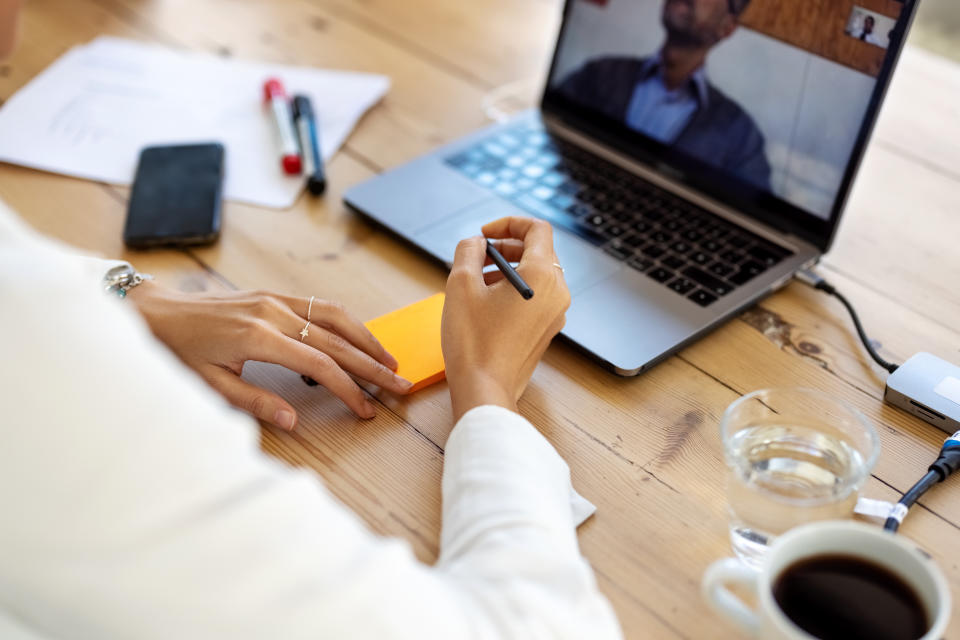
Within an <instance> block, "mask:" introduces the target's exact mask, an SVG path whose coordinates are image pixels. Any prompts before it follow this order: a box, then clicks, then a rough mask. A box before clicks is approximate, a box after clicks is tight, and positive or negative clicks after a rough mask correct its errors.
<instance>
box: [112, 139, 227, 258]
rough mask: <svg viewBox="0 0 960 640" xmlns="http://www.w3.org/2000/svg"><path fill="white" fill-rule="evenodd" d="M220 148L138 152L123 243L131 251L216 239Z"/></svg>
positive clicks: (162, 148) (220, 184)
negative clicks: (131, 249)
mask: <svg viewBox="0 0 960 640" xmlns="http://www.w3.org/2000/svg"><path fill="white" fill-rule="evenodd" d="M223 164H224V149H223V145H221V144H215V143H214V144H194V145H178V146H160V147H147V148H146V149H144V150H143V151H142V152H141V153H140V163H139V165H138V166H137V174H136V178H134V181H133V193H131V195H130V205H129V207H128V209H127V224H126V226H125V227H124V230H123V241H124V243H126V245H127V246H129V247H133V248H144V247H156V246H161V245H188V244H193V245H196V244H210V243H211V242H214V241H215V240H216V239H217V237H218V236H219V235H220V207H221V196H222V190H223Z"/></svg>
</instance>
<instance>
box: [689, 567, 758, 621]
mask: <svg viewBox="0 0 960 640" xmlns="http://www.w3.org/2000/svg"><path fill="white" fill-rule="evenodd" d="M758 576H759V574H758V573H757V572H756V571H754V570H753V569H751V568H750V567H748V566H747V565H745V564H743V563H742V562H740V561H739V560H736V559H735V558H724V559H723V560H717V561H716V562H714V563H713V564H712V565H710V567H709V568H708V569H707V572H706V573H705V574H703V585H702V589H701V591H702V593H703V597H704V599H705V600H706V601H707V604H708V605H710V608H711V609H713V610H714V611H716V612H717V613H719V614H720V615H722V616H724V617H726V618H728V619H730V620H731V621H733V622H734V623H736V624H737V625H738V626H740V627H741V628H742V629H743V630H744V631H747V632H749V633H750V634H752V635H756V634H757V633H758V632H759V631H760V618H759V617H758V616H757V612H756V611H754V610H753V609H751V608H750V607H748V606H747V605H746V604H744V602H743V600H741V599H740V598H738V597H737V596H735V595H733V592H731V591H730V589H728V588H727V585H729V584H738V585H741V586H743V587H746V588H747V589H749V590H750V591H752V592H754V593H756V591H757V578H758Z"/></svg>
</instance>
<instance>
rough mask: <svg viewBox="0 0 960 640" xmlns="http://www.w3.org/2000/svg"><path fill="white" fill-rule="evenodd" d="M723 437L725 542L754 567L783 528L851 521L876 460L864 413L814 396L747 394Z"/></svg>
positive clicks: (728, 418)
mask: <svg viewBox="0 0 960 640" xmlns="http://www.w3.org/2000/svg"><path fill="white" fill-rule="evenodd" d="M720 432H721V436H722V437H723V449H724V455H725V457H726V460H727V466H728V467H729V468H730V473H729V479H728V487H727V494H728V499H729V503H730V540H731V542H732V543H733V550H734V552H735V553H736V554H737V556H739V557H740V559H741V560H743V561H744V562H746V563H747V564H749V565H751V566H755V567H756V566H758V565H759V563H760V561H761V560H762V559H763V555H764V553H765V552H766V550H767V547H768V546H769V545H770V544H771V543H772V542H773V539H774V538H775V537H776V536H777V535H779V534H781V533H784V532H786V531H787V530H788V529H791V528H793V527H795V526H797V525H800V524H803V523H805V522H811V521H814V520H836V519H842V518H848V517H850V516H851V515H852V514H853V508H854V506H855V505H856V503H857V494H858V492H859V490H860V487H861V486H862V485H863V483H864V481H865V480H866V479H867V477H868V476H869V475H870V471H871V470H872V469H873V465H874V464H875V463H876V461H877V456H878V455H879V454H880V441H879V439H878V438H877V432H876V430H875V429H874V428H873V425H871V424H870V422H869V421H868V420H867V419H866V417H864V416H863V414H861V413H860V412H859V411H857V410H856V409H854V408H853V407H851V406H850V405H848V404H847V403H845V402H843V401H841V400H836V399H834V398H831V397H830V396H827V395H825V394H823V393H820V392H819V391H814V390H812V389H764V390H761V391H754V392H753V393H750V394H747V395H745V396H743V397H742V398H740V399H739V400H737V401H736V402H734V403H733V404H731V405H730V406H729V407H728V408H727V410H726V412H724V414H723V420H722V421H721V423H720Z"/></svg>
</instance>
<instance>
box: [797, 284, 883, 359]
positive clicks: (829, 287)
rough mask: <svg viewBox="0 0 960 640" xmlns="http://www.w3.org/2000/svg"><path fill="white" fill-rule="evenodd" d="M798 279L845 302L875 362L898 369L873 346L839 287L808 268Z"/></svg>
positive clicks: (844, 304) (861, 339)
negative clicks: (838, 289)
mask: <svg viewBox="0 0 960 640" xmlns="http://www.w3.org/2000/svg"><path fill="white" fill-rule="evenodd" d="M797 279H798V280H800V281H801V282H804V283H806V284H808V285H810V286H811V287H813V288H814V289H819V290H820V291H823V292H824V293H827V294H829V295H831V296H833V297H834V298H836V299H837V300H839V301H840V302H841V303H843V306H845V307H846V308H847V311H849V312H850V317H851V318H853V325H854V326H855V327H856V328H857V334H858V335H859V336H860V341H861V342H863V346H864V347H865V348H866V349H867V353H869V354H870V357H871V358H873V360H874V362H876V363H877V364H879V365H880V366H881V367H883V368H884V369H886V370H887V371H889V372H890V373H893V372H894V371H896V370H897V368H898V367H899V365H896V364H893V363H892V362H887V361H886V360H884V359H883V358H882V357H881V356H880V354H879V353H877V350H876V349H874V348H873V344H871V342H870V338H868V337H867V332H866V331H864V330H863V324H862V323H861V322H860V316H858V315H857V312H856V310H855V309H854V308H853V305H852V304H850V301H849V300H847V298H846V297H845V296H844V295H843V294H841V293H840V292H839V291H837V289H836V288H835V287H834V286H833V285H832V284H830V283H829V282H827V281H826V280H824V279H823V278H821V277H820V276H818V275H817V274H815V273H813V272H812V271H807V270H806V269H803V270H801V271H799V272H797Z"/></svg>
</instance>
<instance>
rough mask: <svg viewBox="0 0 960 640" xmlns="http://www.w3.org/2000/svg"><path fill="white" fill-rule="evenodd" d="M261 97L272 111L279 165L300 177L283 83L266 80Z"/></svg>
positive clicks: (298, 154) (275, 80)
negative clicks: (278, 150) (277, 142)
mask: <svg viewBox="0 0 960 640" xmlns="http://www.w3.org/2000/svg"><path fill="white" fill-rule="evenodd" d="M263 97H264V101H265V102H268V103H269V104H270V107H271V109H272V110H273V121H274V124H276V130H277V140H278V141H279V143H280V164H281V165H282V166H283V170H284V172H286V173H287V174H289V175H292V176H295V175H300V172H301V171H302V169H303V161H302V160H301V158H300V147H299V146H298V145H297V138H296V134H294V132H293V118H292V115H291V113H290V103H289V102H287V92H286V91H284V90H283V83H281V82H280V81H279V80H277V79H276V78H270V79H268V80H267V81H266V82H265V83H264V84H263Z"/></svg>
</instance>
